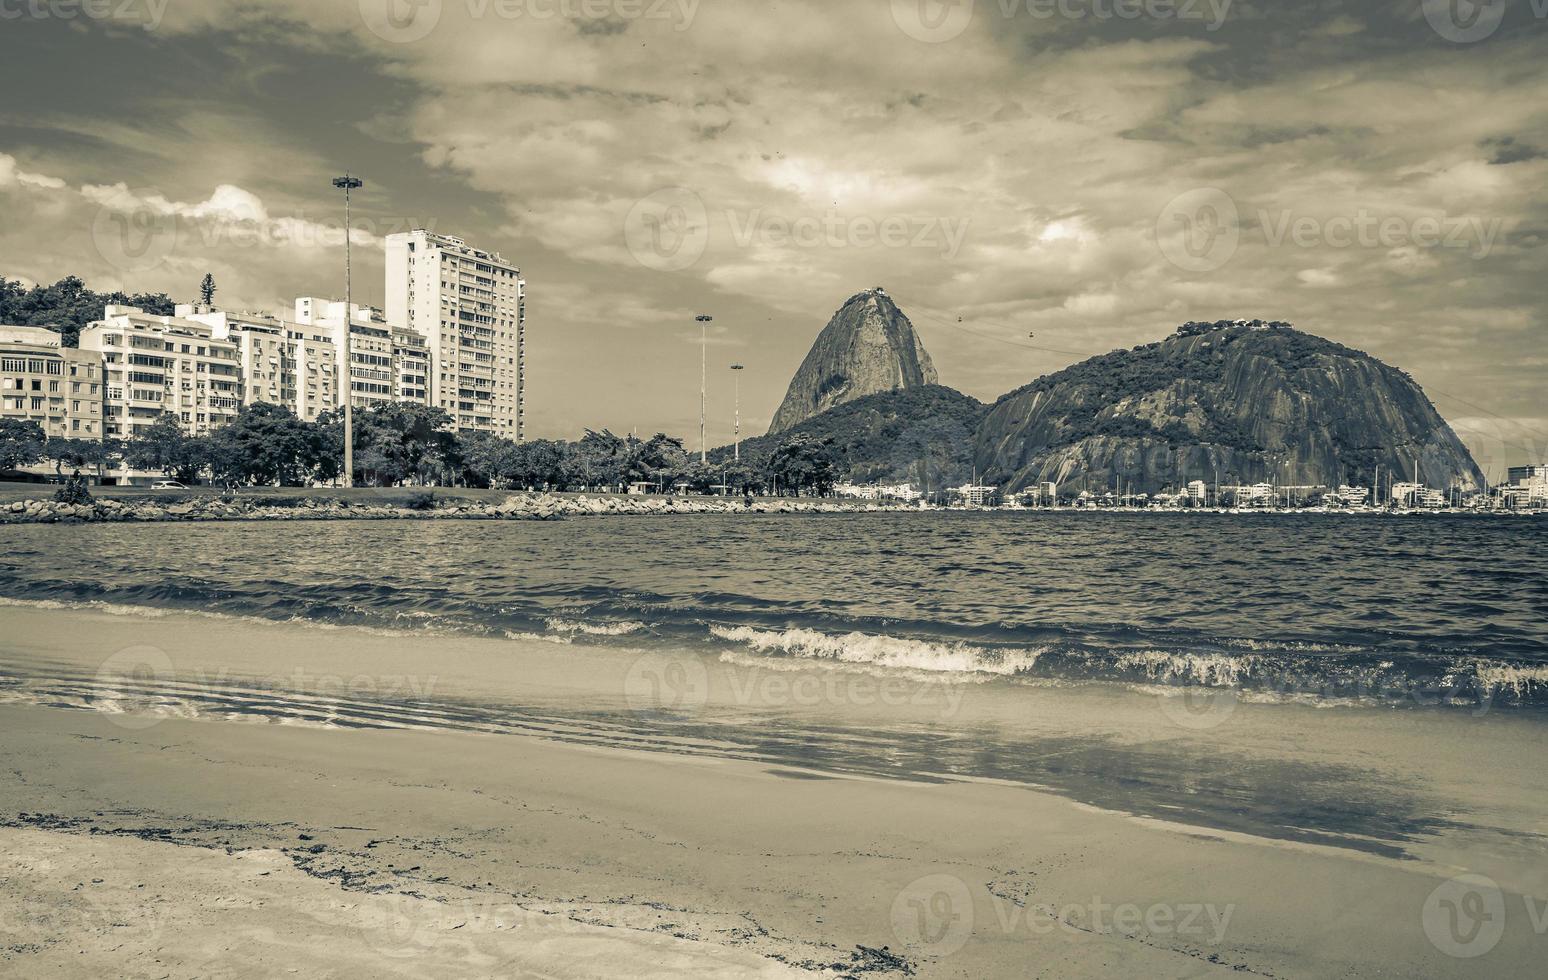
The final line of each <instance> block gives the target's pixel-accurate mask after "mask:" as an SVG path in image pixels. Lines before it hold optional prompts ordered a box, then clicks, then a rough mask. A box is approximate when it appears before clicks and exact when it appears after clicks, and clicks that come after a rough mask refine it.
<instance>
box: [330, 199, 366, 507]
mask: <svg viewBox="0 0 1548 980" xmlns="http://www.w3.org/2000/svg"><path fill="white" fill-rule="evenodd" d="M333 186H334V187H337V188H339V189H341V190H342V191H343V192H344V371H343V374H344V377H343V379H342V384H343V385H344V485H345V486H346V487H352V486H354V485H355V413H354V401H355V385H354V381H353V378H354V376H355V366H354V364H353V363H352V354H351V347H352V345H351V344H350V333H351V331H352V330H353V329H354V320H355V318H354V315H353V314H352V313H351V312H350V305H351V302H352V301H353V299H354V297H353V296H352V295H351V289H352V287H353V285H354V283H353V282H352V280H351V273H352V271H353V269H352V267H351V255H350V247H349V192H350V191H353V190H359V189H360V188H362V187H364V186H365V181H363V180H361V179H360V178H359V177H352V176H350V175H349V174H347V173H346V174H345V175H344V176H342V177H335V178H333Z"/></svg>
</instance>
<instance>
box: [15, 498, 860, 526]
mask: <svg viewBox="0 0 1548 980" xmlns="http://www.w3.org/2000/svg"><path fill="white" fill-rule="evenodd" d="M883 509H888V508H884V507H881V506H879V505H876V504H867V505H855V504H842V503H837V502H834V501H826V500H804V499H790V500H755V501H751V502H748V501H744V500H742V499H741V498H715V497H697V498H696V497H611V496H587V495H584V494H582V495H580V496H567V495H560V494H549V493H518V494H512V495H511V496H509V497H507V498H506V499H505V500H504V501H502V502H498V503H496V502H493V501H478V500H466V499H460V498H456V497H448V498H444V499H438V500H435V501H431V502H422V503H418V504H411V505H404V504H401V503H397V502H393V501H376V500H372V499H371V498H370V497H369V496H367V497H364V498H360V499H354V500H347V499H341V498H304V499H300V500H290V501H282V502H276V501H266V500H264V499H263V498H262V497H252V498H244V497H242V496H241V495H234V496H223V497H191V498H188V499H185V500H177V501H170V502H169V501H165V500H146V501H137V500H132V499H131V500H114V499H103V500H96V501H93V502H92V503H89V504H68V503H62V502H59V501H54V500H17V501H13V502H11V503H9V504H0V523H4V524H83V523H92V522H158V521H266V520H268V521H338V520H491V521H497V520H512V521H523V520H525V521H549V520H563V519H564V518H568V517H588V516H604V515H639V516H646V515H662V516H665V515H673V514H829V513H842V512H853V511H875V510H883Z"/></svg>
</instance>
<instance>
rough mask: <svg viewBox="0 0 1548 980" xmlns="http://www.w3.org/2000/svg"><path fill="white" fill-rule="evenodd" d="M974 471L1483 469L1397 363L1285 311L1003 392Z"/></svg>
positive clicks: (1230, 478) (1441, 479) (985, 425)
mask: <svg viewBox="0 0 1548 980" xmlns="http://www.w3.org/2000/svg"><path fill="white" fill-rule="evenodd" d="M974 461H975V465H976V468H977V470H978V471H979V472H980V473H981V474H982V475H983V477H984V480H985V482H988V483H993V484H998V485H1000V486H1002V487H1005V488H1007V489H1019V488H1022V487H1026V486H1031V485H1033V484H1036V483H1039V482H1043V481H1052V482H1055V483H1058V484H1059V485H1060V488H1061V491H1064V492H1069V491H1071V490H1075V491H1078V490H1079V489H1080V487H1081V485H1082V483H1083V482H1089V485H1091V486H1113V485H1114V483H1115V482H1117V483H1118V484H1120V485H1122V484H1129V485H1132V486H1133V488H1134V489H1135V490H1136V491H1141V490H1142V491H1147V492H1149V491H1155V490H1159V489H1161V488H1163V487H1165V486H1167V485H1168V484H1170V485H1173V486H1177V485H1179V484H1181V483H1183V482H1186V481H1188V480H1195V479H1202V480H1207V481H1212V480H1215V479H1216V478H1217V475H1218V479H1220V480H1221V481H1223V482H1243V483H1253V482H1258V481H1271V482H1274V483H1277V484H1280V485H1314V484H1316V485H1337V484H1339V483H1341V482H1353V483H1360V484H1364V485H1370V483H1371V481H1372V480H1373V479H1374V476H1375V470H1376V468H1377V466H1380V467H1381V468H1382V472H1383V473H1384V474H1386V475H1387V476H1388V477H1390V476H1391V475H1392V474H1397V475H1398V478H1399V479H1411V478H1412V476H1413V473H1414V469H1415V465H1416V463H1417V466H1418V474H1419V479H1420V481H1422V482H1423V483H1425V484H1427V485H1429V486H1432V487H1442V488H1444V487H1450V486H1452V485H1454V484H1455V485H1460V486H1461V487H1463V488H1465V489H1466V488H1475V487H1479V486H1481V485H1482V483H1483V475H1482V473H1480V472H1479V469H1478V466H1477V464H1476V463H1474V462H1473V459H1472V456H1471V455H1469V453H1468V451H1467V449H1466V448H1465V447H1464V446H1463V445H1462V443H1461V441H1460V440H1459V439H1458V438H1457V436H1456V434H1455V433H1454V432H1452V430H1451V427H1450V426H1449V425H1447V424H1446V422H1445V420H1444V419H1442V418H1441V417H1440V414H1439V413H1438V412H1436V410H1435V407H1434V406H1433V405H1432V404H1430V400H1429V399H1428V398H1426V397H1425V395H1424V392H1423V391H1421V390H1420V388H1419V386H1418V384H1416V383H1415V382H1414V380H1413V379H1412V378H1410V377H1409V376H1408V375H1407V374H1405V373H1404V372H1402V371H1399V370H1398V369H1396V368H1393V367H1390V366H1388V365H1386V364H1383V363H1382V362H1381V361H1378V360H1377V359H1376V358H1374V357H1371V356H1370V355H1368V354H1365V353H1364V352H1362V351H1357V350H1352V349H1350V348H1348V347H1344V346H1342V345H1340V344H1336V343H1334V342H1332V341H1329V340H1324V339H1322V338H1320V337H1315V336H1312V335H1310V334H1306V333H1302V332H1300V331H1298V330H1294V329H1292V328H1291V327H1290V326H1289V325H1288V324H1284V323H1277V322H1275V323H1265V322H1262V321H1252V322H1246V321H1221V322H1218V323H1189V324H1186V325H1184V326H1183V327H1182V328H1181V329H1180V330H1179V331H1178V332H1177V333H1176V334H1174V335H1172V336H1170V337H1168V338H1167V339H1165V340H1163V341H1160V342H1158V343H1153V344H1146V345H1144V346H1140V347H1135V348H1134V349H1132V350H1126V351H1115V352H1113V353H1111V354H1106V355H1103V356H1100V357H1094V358H1092V359H1090V360H1088V361H1084V362H1082V363H1080V364H1076V365H1073V366H1072V367H1069V368H1066V369H1065V370H1063V371H1059V372H1057V373H1055V374H1051V375H1048V376H1047V377H1043V378H1039V379H1038V380H1037V381H1034V382H1032V383H1031V384H1029V385H1027V386H1026V387H1024V388H1020V389H1018V390H1016V391H1013V392H1011V393H1010V394H1008V395H1005V396H1004V397H1002V398H1001V399H1000V400H999V401H998V402H996V403H995V404H994V406H993V407H992V408H991V409H990V410H989V412H988V413H987V414H986V415H985V417H984V419H983V421H982V422H981V423H980V425H979V426H978V429H977V432H976V435H975V440H974Z"/></svg>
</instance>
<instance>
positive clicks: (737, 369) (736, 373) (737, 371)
mask: <svg viewBox="0 0 1548 980" xmlns="http://www.w3.org/2000/svg"><path fill="white" fill-rule="evenodd" d="M745 370H747V367H746V365H743V364H733V365H731V378H732V381H733V386H734V387H735V389H736V429H735V433H736V435H735V439H736V443H735V444H736V450H735V453H736V455H735V460H736V462H738V463H740V462H741V461H742V372H743V371H745ZM722 482H724V481H722Z"/></svg>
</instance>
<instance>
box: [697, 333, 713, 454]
mask: <svg viewBox="0 0 1548 980" xmlns="http://www.w3.org/2000/svg"><path fill="white" fill-rule="evenodd" d="M694 320H695V321H696V322H697V323H698V324H699V462H701V463H707V462H709V442H708V441H707V440H706V436H705V428H704V410H705V407H706V404H707V401H706V396H705V392H706V391H707V390H708V388H709V325H710V324H711V323H714V322H715V318H714V317H712V316H696V317H694Z"/></svg>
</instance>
